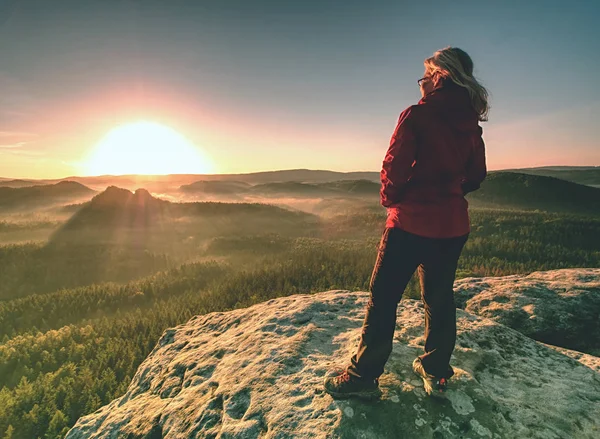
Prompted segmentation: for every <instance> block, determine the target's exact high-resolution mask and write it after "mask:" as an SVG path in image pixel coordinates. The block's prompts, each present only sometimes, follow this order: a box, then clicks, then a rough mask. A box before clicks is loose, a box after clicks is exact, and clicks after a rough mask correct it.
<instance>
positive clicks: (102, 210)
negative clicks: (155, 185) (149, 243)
mask: <svg viewBox="0 0 600 439" xmlns="http://www.w3.org/2000/svg"><path fill="white" fill-rule="evenodd" d="M169 204H171V203H169V202H168V201H164V200H160V199H158V198H155V197H153V196H152V195H151V194H150V193H149V192H148V191H147V190H146V189H137V190H136V191H135V192H134V193H132V192H131V191H129V190H127V189H122V188H119V187H116V186H109V187H107V188H106V190H105V191H103V192H101V193H99V194H98V195H96V196H95V197H94V198H92V199H91V200H90V201H89V202H88V203H86V204H84V205H83V206H82V207H80V209H79V210H78V211H77V212H76V213H75V214H74V215H73V217H72V218H71V219H70V220H69V221H68V223H67V224H66V226H65V228H66V229H77V228H80V227H86V226H94V227H102V228H106V227H117V226H130V227H133V226H139V225H142V226H148V225H150V224H152V223H154V222H155V221H156V219H157V218H158V217H159V216H160V215H162V213H163V212H164V211H165V209H167V207H168V205H169Z"/></svg>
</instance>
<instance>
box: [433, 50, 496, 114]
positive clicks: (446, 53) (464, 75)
mask: <svg viewBox="0 0 600 439" xmlns="http://www.w3.org/2000/svg"><path fill="white" fill-rule="evenodd" d="M423 64H425V75H426V76H430V77H431V78H432V79H433V81H434V83H435V84H437V83H439V81H441V80H448V79H450V80H452V81H453V82H454V83H456V84H458V85H460V86H461V87H464V88H466V89H467V90H468V91H469V96H470V97H471V104H472V105H473V108H474V109H475V111H476V112H477V115H478V117H479V120H480V121H486V120H488V113H489V111H490V105H489V102H488V98H489V95H488V91H487V90H486V89H485V87H484V86H482V85H481V84H480V83H479V82H478V81H477V79H475V77H474V76H473V60H472V59H471V57H470V56H469V55H468V54H467V52H465V51H464V50H461V49H459V48H458V47H445V48H444V49H441V50H438V51H437V52H435V53H434V54H433V56H432V57H430V58H427V59H426V60H425V61H424V63H423Z"/></svg>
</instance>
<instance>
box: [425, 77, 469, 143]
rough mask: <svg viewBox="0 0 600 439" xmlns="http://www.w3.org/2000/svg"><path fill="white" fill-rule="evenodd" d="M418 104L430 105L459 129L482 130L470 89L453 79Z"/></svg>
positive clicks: (441, 116)
mask: <svg viewBox="0 0 600 439" xmlns="http://www.w3.org/2000/svg"><path fill="white" fill-rule="evenodd" d="M418 104H419V105H426V106H428V107H429V108H430V109H431V110H432V111H433V112H435V113H436V114H437V115H438V116H439V117H440V118H442V119H444V120H446V121H447V122H448V123H449V124H450V125H452V126H454V127H455V128H456V129H457V130H458V131H467V132H471V131H472V132H475V131H479V130H480V127H479V118H478V117H477V112H476V111H475V109H474V108H473V105H472V104H471V98H470V96H469V92H468V90H467V89H466V88H464V87H461V86H460V85H458V84H456V83H455V82H453V81H447V82H446V83H444V84H443V85H442V86H441V87H439V88H436V89H434V90H433V91H432V92H430V93H428V94H427V95H425V96H424V97H423V98H422V99H421V100H420V101H419V103H418Z"/></svg>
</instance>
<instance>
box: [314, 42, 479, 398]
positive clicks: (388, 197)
mask: <svg viewBox="0 0 600 439" xmlns="http://www.w3.org/2000/svg"><path fill="white" fill-rule="evenodd" d="M424 64H425V75H424V76H423V78H421V79H419V80H418V84H419V86H420V89H421V94H422V96H423V98H422V99H421V100H420V101H419V103H418V104H417V105H412V106H410V107H409V108H407V109H406V110H405V111H403V112H402V114H400V118H399V120H398V124H397V126H396V129H395V131H394V134H393V136H392V140H391V142H390V147H389V149H388V151H387V154H386V156H385V159H384V161H383V167H382V170H381V191H380V197H381V204H382V205H383V206H385V207H386V208H387V221H386V224H385V226H386V227H385V230H384V232H383V236H382V238H381V242H380V244H379V249H378V254H377V260H376V262H375V267H374V269H373V274H372V276H371V282H370V287H369V289H370V292H371V295H370V299H369V302H368V304H367V308H366V316H365V319H364V322H363V327H362V335H361V340H360V343H359V345H358V348H357V350H356V353H355V354H354V355H353V356H352V357H351V359H350V364H349V366H347V367H346V368H345V369H344V370H341V371H338V372H339V373H338V374H336V375H334V376H329V377H327V378H326V379H325V390H326V391H327V392H328V393H330V394H332V395H333V396H338V397H346V396H360V397H373V396H378V395H380V393H381V392H380V390H379V381H378V378H379V376H380V375H381V374H382V373H383V370H384V365H385V363H386V362H387V360H388V357H389V355H390V353H391V351H392V342H393V336H394V330H395V327H396V311H397V306H398V302H399V301H400V299H401V297H402V294H403V293H404V290H405V288H406V286H407V284H408V282H409V280H410V278H411V277H412V275H413V273H414V271H415V269H418V273H419V280H420V285H421V297H422V299H423V303H424V309H425V347H424V351H425V352H424V353H423V354H422V355H420V356H418V357H417V358H415V360H414V362H413V370H414V371H415V373H416V374H417V375H419V376H420V377H421V378H422V379H423V382H424V387H425V391H426V392H427V394H429V395H431V394H443V392H444V391H445V390H446V386H447V381H448V379H449V378H450V377H451V376H452V375H453V374H454V371H453V369H452V367H451V366H450V356H451V355H452V352H453V350H454V345H455V342H456V307H455V304H454V291H453V285H454V279H455V275H456V267H457V261H458V258H459V256H460V254H461V251H462V249H463V246H464V245H465V242H466V241H467V238H468V236H469V232H470V223H469V215H468V203H467V201H466V200H465V198H464V195H466V194H467V193H468V192H471V191H474V190H476V189H478V188H479V185H480V184H481V182H482V181H483V180H484V179H485V177H486V175H487V169H486V163H485V147H484V143H483V139H482V137H481V135H482V129H481V127H480V126H479V122H480V121H485V120H487V114H488V110H489V106H488V93H487V91H486V89H485V88H484V87H482V86H481V85H480V84H479V83H478V82H477V80H476V79H475V78H474V77H473V61H472V60H471V58H470V57H469V55H468V54H467V53H466V52H464V51H463V50H461V49H458V48H455V47H447V48H445V49H442V50H439V51H437V52H435V54H434V55H433V56H432V57H431V58H427V59H426V60H425V62H424Z"/></svg>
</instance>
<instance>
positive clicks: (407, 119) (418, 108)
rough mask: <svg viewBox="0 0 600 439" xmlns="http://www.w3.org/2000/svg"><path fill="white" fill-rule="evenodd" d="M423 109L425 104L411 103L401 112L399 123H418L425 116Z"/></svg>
mask: <svg viewBox="0 0 600 439" xmlns="http://www.w3.org/2000/svg"><path fill="white" fill-rule="evenodd" d="M423 110H424V108H423V105H418V104H416V105H411V106H410V107H408V108H406V109H405V110H404V111H403V112H402V113H400V117H398V123H408V124H414V123H417V122H418V121H419V120H420V119H421V118H422V117H423V114H424V112H423Z"/></svg>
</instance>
